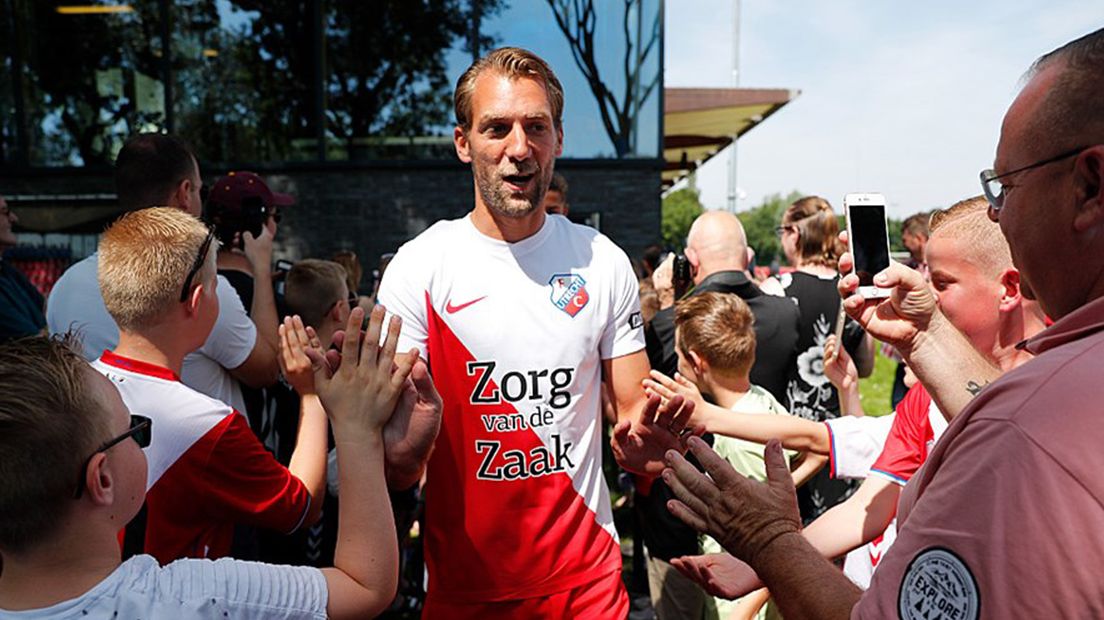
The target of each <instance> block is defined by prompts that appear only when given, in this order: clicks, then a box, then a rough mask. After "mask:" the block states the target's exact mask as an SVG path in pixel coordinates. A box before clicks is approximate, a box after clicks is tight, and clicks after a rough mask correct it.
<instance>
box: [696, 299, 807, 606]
mask: <svg viewBox="0 0 1104 620" xmlns="http://www.w3.org/2000/svg"><path fill="white" fill-rule="evenodd" d="M753 322H754V317H753V316H752V314H751V310H750V309H748V306H747V304H746V303H745V302H744V301H743V300H742V299H740V298H739V297H738V296H736V295H728V294H723V293H702V294H700V295H694V296H692V297H689V298H686V299H684V300H682V301H680V302H679V303H678V305H677V306H676V307H675V350H676V353H677V354H678V365H679V373H680V374H682V376H684V377H686V378H687V379H689V380H690V381H692V382H693V383H694V385H695V386H696V387H697V389H698V390H700V391H701V392H702V394H705V395H708V396H709V397H710V398H711V399H712V400H713V402H714V403H716V405H717V408H718V411H721V410H723V411H725V412H731V413H732V414H733V415H736V414H739V413H742V414H745V415H748V416H751V417H757V418H758V417H762V418H773V417H776V416H777V417H780V418H788V417H789V412H787V411H786V409H785V408H784V407H783V406H782V405H781V404H779V403H778V401H777V400H775V398H774V397H773V396H771V394H770V392H768V391H766V390H765V389H763V388H761V387H759V386H757V385H752V383H751V381H750V379H749V378H748V373H749V371H750V370H751V365H752V363H753V362H754V361H755V331H754V330H753V329H752V324H753ZM767 414H769V415H767ZM718 415H719V416H723V415H725V414H724V413H718ZM713 449H714V450H716V452H717V453H718V454H720V455H721V456H723V457H725V458H726V459H727V460H728V461H729V462H730V463H731V464H732V466H733V467H735V468H736V470H737V471H739V472H740V473H742V474H744V475H746V476H749V477H752V478H755V479H757V480H762V479H764V476H763V446H762V445H761V444H757V443H752V442H749V441H745V440H743V439H736V438H734V437H726V436H724V435H716V436H715V438H714V443H713ZM788 456H789V457H790V460H791V463H793V465H794V466H795V467H796V469H795V471H794V473H793V475H794V481H795V484H801V483H803V482H804V481H805V480H806V479H807V478H808V477H809V476H811V475H812V474H814V473H816V471H817V470H819V469H820V466H821V465H822V464H823V460H822V459H819V458H813V457H807V458H805V459H804V460H803V461H801V462H800V465H798V462H799V460H800V457H801V456H802V455H800V454H798V453H795V452H788ZM702 547H703V549H704V551H705V552H706V553H715V552H719V551H721V548H720V545H718V544H717V542H716V541H714V540H713V539H712V538H709V537H708V536H705V537H703V538H702ZM749 598H751V597H749ZM755 598H756V601H755V602H754V603H752V602H751V601H740V602H739V603H737V604H733V601H729V600H725V599H718V600H717V601H716V606H717V610H716V611H717V612H719V613H720V617H721V618H728V617H730V614H732V613H733V610H734V609H735V608H736V607H737V605H739V606H741V607H744V606H749V605H750V606H753V607H754V608H755V609H758V608H759V607H760V606H761V605H762V602H763V601H764V600H765V597H764V596H759V597H755Z"/></svg>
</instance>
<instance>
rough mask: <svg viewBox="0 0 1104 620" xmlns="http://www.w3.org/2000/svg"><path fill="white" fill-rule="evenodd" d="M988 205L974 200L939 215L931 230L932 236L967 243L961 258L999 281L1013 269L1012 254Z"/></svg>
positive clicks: (969, 199)
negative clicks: (1003, 274)
mask: <svg viewBox="0 0 1104 620" xmlns="http://www.w3.org/2000/svg"><path fill="white" fill-rule="evenodd" d="M988 211H989V203H988V201H986V200H985V197H984V196H974V197H973V198H967V199H966V200H961V201H959V202H956V203H955V204H953V205H951V206H950V207H948V208H946V209H944V210H942V211H936V212H935V213H933V214H932V216H931V222H930V223H929V224H928V228H929V230H930V231H931V232H930V236H931V237H935V238H944V239H946V238H949V239H955V240H959V241H964V243H962V244H960V248H961V251H962V256H963V258H965V259H966V260H968V261H969V262H970V263H971V264H973V265H974V266H976V267H977V268H978V269H980V270H981V271H982V272H983V273H985V274H986V275H988V276H992V277H998V276H1000V274H1002V273H1004V272H1005V271H1006V270H1008V269H1012V268H1013V265H1012V252H1011V250H1009V249H1008V241H1007V240H1006V239H1005V238H1004V234H1003V233H1001V230H1000V226H999V225H997V224H996V223H994V222H993V221H991V220H990V219H989V214H988Z"/></svg>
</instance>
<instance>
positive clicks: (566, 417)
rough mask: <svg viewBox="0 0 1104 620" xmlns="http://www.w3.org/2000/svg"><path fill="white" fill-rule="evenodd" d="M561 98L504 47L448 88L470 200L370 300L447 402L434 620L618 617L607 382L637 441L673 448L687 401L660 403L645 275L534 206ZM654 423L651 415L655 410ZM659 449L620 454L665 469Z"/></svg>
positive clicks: (634, 464) (597, 239)
mask: <svg viewBox="0 0 1104 620" xmlns="http://www.w3.org/2000/svg"><path fill="white" fill-rule="evenodd" d="M562 108H563V90H562V88H561V86H560V82H559V80H558V79H557V78H556V76H555V75H554V74H553V72H552V70H551V69H550V68H549V67H548V65H547V64H546V63H545V62H544V61H543V60H541V59H540V58H538V57H537V56H535V55H533V54H532V53H530V52H527V51H525V50H521V49H517V48H502V49H498V50H495V51H493V52H491V53H490V54H489V55H487V56H486V57H484V58H482V59H480V60H478V61H476V62H475V63H473V64H472V66H471V67H469V68H468V70H467V71H465V72H464V74H463V75H462V76H461V77H460V79H459V81H458V82H457V87H456V93H455V109H456V120H457V127H456V128H455V130H454V132H453V140H454V144H455V147H456V153H457V155H458V157H459V158H460V160H461V161H463V162H465V163H468V164H470V165H471V169H472V174H473V177H474V189H475V208H474V209H473V210H472V212H471V213H470V214H469V215H467V216H465V217H463V218H460V219H457V220H451V221H442V222H438V223H436V224H434V225H433V226H431V227H430V228H429V229H428V230H426V231H425V232H423V233H422V234H421V235H419V236H418V237H417V238H415V239H414V240H412V241H410V242H408V243H407V244H405V245H404V246H403V247H402V248H400V249H399V252H398V253H397V254H396V255H395V258H394V260H393V261H392V262H391V264H390V267H389V268H388V270H387V273H386V275H385V276H384V280H383V283H382V286H381V288H380V293H379V300H380V303H382V304H384V305H385V306H386V307H387V309H388V311H390V312H393V313H395V314H397V315H399V316H401V317H402V318H403V334H402V346H403V348H409V347H418V348H419V349H420V350H422V351H424V352H425V355H426V356H427V361H428V363H429V366H430V369H431V371H432V373H433V377H434V381H435V382H436V384H437V386H438V388H439V389H440V391H441V396H442V398H443V399H444V415H443V422H442V427H441V433H440V435H439V436H438V438H437V442H436V448H435V450H434V452H433V456H432V457H431V459H430V461H429V466H428V471H427V474H426V477H427V482H426V489H425V495H426V513H425V518H426V531H425V548H426V564H427V568H428V572H429V587H428V592H427V598H426V604H425V610H424V616H425V617H426V618H430V619H433V618H449V619H450V620H451V619H464V618H481V619H482V618H536V617H570V618H618V617H620V618H624V617H625V616H626V614H627V613H628V607H629V605H628V597H627V595H626V592H625V588H624V586H623V585H622V583H621V552H620V548H619V545H618V541H617V534H616V530H615V529H614V525H613V519H612V514H611V510H610V504H609V495H608V490H607V489H606V485H605V482H604V480H603V478H602V468H601V456H600V455H601V450H600V448H601V442H602V441H603V440H604V436H603V433H602V426H601V418H600V402H601V399H600V389H601V384H602V382H603V381H604V382H605V383H606V385H607V386H609V387H610V388H611V389H610V392H611V395H612V400H613V404H614V407H615V409H616V412H617V416H618V418H619V419H620V420H621V422H619V424H618V426H617V428H616V430H615V432H616V433H618V434H620V435H622V436H625V437H627V438H628V439H629V440H630V441H628V442H627V443H628V444H629V445H631V446H633V447H639V446H643V445H644V441H643V439H644V438H646V437H657V438H659V439H660V443H664V444H666V445H668V446H671V447H675V446H678V445H679V444H680V442H679V438H678V435H679V433H680V431H681V430H682V429H683V427H684V425H685V417H686V415H685V414H688V413H689V411H690V407H691V406H687V407H685V408H683V409H681V410H680V409H679V408H678V407H677V406H676V407H672V408H669V409H666V410H660V411H658V412H657V411H656V408H657V407H659V399H658V398H655V399H651V400H648V399H647V397H646V396H645V394H644V391H643V390H642V389H641V388H640V382H641V381H642V380H643V378H644V377H645V376H647V373H648V360H647V356H646V355H645V353H644V351H643V348H644V338H643V333H642V329H641V328H642V326H643V321H642V320H641V316H640V310H639V297H638V292H637V280H636V277H635V275H634V274H633V271H632V268H631V266H630V264H629V260H628V257H627V256H626V255H625V253H624V252H622V251H621V250H620V249H619V248H618V247H617V246H615V245H614V244H613V243H612V242H611V241H610V240H609V239H607V238H606V237H604V236H602V235H601V234H599V233H598V232H596V231H594V230H592V229H590V228H586V227H583V226H579V225H576V224H572V223H571V222H570V221H569V220H568V219H566V218H562V217H548V216H547V215H546V213H545V211H544V209H542V208H541V204H542V199H543V198H544V194H545V193H546V191H547V190H548V187H549V183H550V181H551V178H552V174H553V166H554V163H555V159H556V157H557V156H558V155H560V153H561V151H562V149H563V127H562ZM657 413H658V415H656V414H657ZM661 456H662V450H658V451H657V450H652V451H650V452H649V451H645V450H633V449H631V448H630V449H628V450H626V451H624V452H622V453H621V454H620V456H619V461H620V462H621V463H622V465H623V466H625V467H626V468H628V469H631V470H634V471H641V472H643V471H650V472H651V473H652V474H653V475H655V474H658V473H659V471H660V470H661V469H662V464H661V462H660V461H659V460H658V459H659V457H661Z"/></svg>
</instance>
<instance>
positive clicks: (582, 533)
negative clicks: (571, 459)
mask: <svg viewBox="0 0 1104 620" xmlns="http://www.w3.org/2000/svg"><path fill="white" fill-rule="evenodd" d="M426 315H427V317H428V319H429V320H428V328H429V329H428V340H427V343H426V347H427V349H428V354H429V361H430V369H431V372H432V374H433V380H434V382H435V383H436V385H437V389H438V390H439V391H440V393H441V397H442V400H443V401H444V415H443V419H442V423H441V432H440V434H439V435H438V437H437V441H436V445H435V449H434V452H433V457H432V458H431V459H430V462H429V466H428V473H427V483H426V564H427V567H428V569H429V594H428V596H429V598H430V599H436V600H451V601H456V602H462V601H469V602H475V601H497V600H508V599H518V598H530V597H539V596H545V595H548V594H551V593H554V592H559V591H563V590H566V589H569V588H574V587H577V586H579V585H582V584H585V583H588V582H592V581H594V580H595V579H597V578H599V577H601V576H602V575H603V574H608V573H609V571H611V570H619V569H620V566H621V555H620V550H619V548H618V545H617V544H616V541H615V540H614V538H613V537H612V536H611V535H610V533H609V532H608V531H606V530H605V529H603V528H602V527H601V525H599V523H598V521H597V519H596V515H595V513H594V512H593V511H591V510H590V509H589V508H587V506H586V503H585V502H584V500H583V498H582V497H581V496H580V495H579V494H578V493H577V492H576V490H575V488H574V487H573V486H572V480H571V478H570V477H569V475H568V474H567V473H566V472H563V471H558V472H555V471H554V472H552V473H545V472H546V471H548V470H547V469H544V468H542V467H541V466H540V462H541V461H542V459H548V458H551V459H552V461H554V460H555V454H556V453H557V451H558V447H557V446H554V445H553V446H545V445H544V443H543V442H542V441H541V439H540V437H538V436H537V434H536V432H534V431H533V430H532V428H528V427H527V428H525V429H524V430H515V431H511V432H493V431H488V430H487V428H486V427H485V422H484V420H485V418H483V416H488V415H491V414H506V415H507V416H509V415H510V414H518V411H517V409H516V408H515V407H513V406H512V405H511V404H510V403H508V402H506V401H505V399H502V400H501V402H494V403H476V404H473V403H472V402H471V398H472V395H473V394H477V396H486V395H489V394H492V393H494V392H497V390H498V386H497V385H495V384H494V382H493V380H490V379H489V377H484V376H483V373H482V372H480V371H479V370H478V369H471V370H469V362H476V361H477V360H476V359H475V357H474V356H473V355H472V353H471V352H470V351H469V350H468V349H467V347H466V346H465V345H464V344H463V343H462V342H461V341H460V340H459V338H458V337H457V336H456V334H455V333H454V332H453V331H452V329H450V328H449V326H448V324H447V323H446V322H445V320H444V318H443V317H441V316H440V315H439V314H437V312H436V310H435V309H434V308H433V304H432V303H431V302H430V299H429V294H428V293H426ZM484 361H485V360H484ZM483 372H489V371H485V370H484V371H483ZM481 384H482V385H481ZM477 388H480V389H479V391H478V392H476V390H477ZM488 400H490V399H489V398H488ZM598 423H599V422H598V420H597V417H596V419H595V424H598ZM492 453H493V454H492ZM518 461H524V462H525V463H526V465H525V468H526V469H529V468H535V470H536V471H537V472H538V475H531V476H527V477H518V478H517V479H507V478H509V477H511V476H512V475H514V474H519V473H520V472H521V470H522V469H521V466H520V465H516V466H513V467H511V466H509V464H510V463H513V462H518ZM544 462H545V463H546V464H548V465H550V466H551V467H552V468H555V466H556V464H555V462H549V461H548V460H545V461H544ZM575 465H578V463H576V464H575ZM481 470H482V472H481ZM481 473H482V474H483V477H482V478H481V477H480V474H481ZM495 475H497V476H499V477H500V479H497V480H494V479H486V478H488V477H494V476H495ZM587 475H599V476H600V475H601V471H598V472H588V474H587Z"/></svg>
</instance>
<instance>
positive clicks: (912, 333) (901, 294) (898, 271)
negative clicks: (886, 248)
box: [837, 231, 938, 354]
mask: <svg viewBox="0 0 1104 620" xmlns="http://www.w3.org/2000/svg"><path fill="white" fill-rule="evenodd" d="M839 238H840V241H842V242H843V243H847V232H846V231H845V232H841V233H840V237H839ZM853 265H854V260H853V259H852V257H851V254H850V253H844V254H843V255H842V256H840V259H839V270H840V273H847V275H845V276H843V277H841V278H840V280H839V284H838V285H837V286H838V289H839V293H840V296H841V297H843V307H844V309H845V310H846V311H847V314H848V315H850V316H851V318H853V319H855V320H856V321H858V322H859V324H860V325H862V327H863V329H865V330H866V331H867V332H868V333H869V334H870V335H871V336H873V337H875V338H877V339H878V340H881V341H882V342H885V343H888V344H891V345H893V346H894V347H896V348H897V350H898V351H901V352H902V353H903V354H905V353H907V352H908V351H911V350H912V346H913V344H914V343H915V341H916V337H917V336H918V335H919V334H920V333H922V332H924V331H925V330H927V328H928V325H929V323H931V320H932V316H933V315H934V314H935V313H936V312H938V309H937V308H936V303H935V295H934V294H933V293H932V290H931V287H930V286H929V285H928V283H927V282H926V281H925V280H924V276H922V275H920V273H919V272H918V271H916V270H915V269H909V268H908V267H905V266H904V265H902V264H900V263H895V262H891V263H890V265H889V268H888V269H885V270H884V271H882V272H880V273H878V274H876V275H875V276H874V283H875V284H877V285H878V286H879V287H881V288H891V289H892V291H891V292H890V295H889V297H888V298H885V299H869V300H868V299H866V298H864V297H863V296H862V295H860V294H859V293H858V288H859V277H858V276H857V275H855V274H854V273H849V272H852V271H853Z"/></svg>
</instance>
